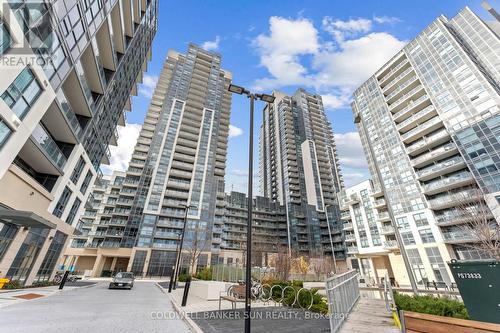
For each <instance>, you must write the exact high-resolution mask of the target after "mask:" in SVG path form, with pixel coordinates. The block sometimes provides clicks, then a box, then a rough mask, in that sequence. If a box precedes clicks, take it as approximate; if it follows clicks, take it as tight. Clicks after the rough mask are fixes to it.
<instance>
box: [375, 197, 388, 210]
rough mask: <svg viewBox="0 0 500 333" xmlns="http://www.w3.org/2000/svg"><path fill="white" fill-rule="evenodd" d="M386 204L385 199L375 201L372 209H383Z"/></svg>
mask: <svg viewBox="0 0 500 333" xmlns="http://www.w3.org/2000/svg"><path fill="white" fill-rule="evenodd" d="M386 205H387V204H386V202H385V199H378V200H375V202H374V203H373V207H375V208H382V207H385V206H386Z"/></svg>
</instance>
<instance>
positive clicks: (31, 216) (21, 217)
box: [0, 209, 56, 229]
mask: <svg viewBox="0 0 500 333" xmlns="http://www.w3.org/2000/svg"><path fill="white" fill-rule="evenodd" d="M0 222H5V223H11V224H15V225H18V226H21V227H33V228H48V229H55V227H56V224H55V223H52V222H49V221H47V220H46V219H44V218H43V217H41V216H39V215H37V214H35V213H33V212H27V211H23V210H10V209H0Z"/></svg>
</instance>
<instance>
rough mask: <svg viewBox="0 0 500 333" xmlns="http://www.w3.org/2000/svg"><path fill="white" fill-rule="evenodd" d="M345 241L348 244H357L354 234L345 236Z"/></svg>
mask: <svg viewBox="0 0 500 333" xmlns="http://www.w3.org/2000/svg"><path fill="white" fill-rule="evenodd" d="M345 241H346V242H355V241H356V236H355V235H354V234H346V235H345Z"/></svg>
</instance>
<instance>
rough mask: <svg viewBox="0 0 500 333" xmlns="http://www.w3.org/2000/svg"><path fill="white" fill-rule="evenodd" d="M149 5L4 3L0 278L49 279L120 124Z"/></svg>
mask: <svg viewBox="0 0 500 333" xmlns="http://www.w3.org/2000/svg"><path fill="white" fill-rule="evenodd" d="M156 11H157V1H140V0H119V1H117V0H114V1H113V0H111V1H102V0H98V1H83V0H82V1H67V0H64V1H63V0H58V1H50V2H47V1H3V4H2V7H1V8H0V17H1V18H0V29H1V37H0V41H1V44H0V57H1V62H0V72H1V73H2V75H1V77H0V272H1V273H0V276H7V277H8V278H10V279H12V280H19V281H21V282H22V283H25V284H31V283H32V282H33V281H38V280H47V279H50V278H51V276H52V274H53V273H54V268H55V266H56V264H57V262H58V261H59V257H60V255H61V251H62V249H63V248H64V247H65V246H66V243H67V242H68V241H69V238H70V236H71V235H72V234H73V233H74V231H75V226H76V224H77V223H78V216H79V215H80V214H81V212H82V210H83V206H84V205H83V204H82V203H84V202H86V200H87V196H88V194H89V192H90V191H89V187H91V186H92V184H93V182H94V180H95V179H96V178H97V177H98V171H97V170H98V168H99V165H100V164H101V163H106V162H108V157H109V156H108V155H109V153H108V144H116V139H117V138H116V130H115V129H116V126H117V124H119V125H125V116H124V110H130V94H131V93H132V94H134V93H135V92H136V84H137V83H138V82H140V81H141V79H142V73H143V71H144V70H145V69H146V63H147V60H148V57H149V56H150V46H151V42H152V39H153V37H154V35H155V32H156V26H157V21H156V16H157V15H156V14H157V13H156Z"/></svg>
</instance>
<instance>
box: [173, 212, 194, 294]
mask: <svg viewBox="0 0 500 333" xmlns="http://www.w3.org/2000/svg"><path fill="white" fill-rule="evenodd" d="M179 207H180V208H184V225H183V226H182V233H181V242H180V244H179V250H178V251H177V258H176V259H175V270H174V283H173V288H174V289H175V288H176V287H177V279H178V278H179V266H180V262H181V253H182V245H183V243H184V235H185V233H186V226H187V217H188V212H189V209H190V208H196V206H193V205H179Z"/></svg>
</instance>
